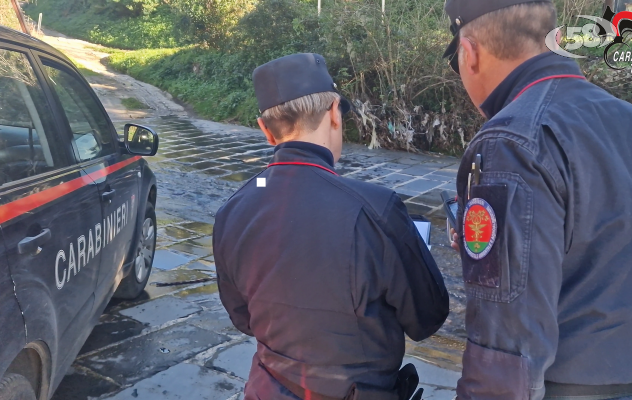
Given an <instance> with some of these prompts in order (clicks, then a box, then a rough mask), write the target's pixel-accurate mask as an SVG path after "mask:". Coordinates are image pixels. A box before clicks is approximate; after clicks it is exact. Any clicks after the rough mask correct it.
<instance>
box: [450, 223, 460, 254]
mask: <svg viewBox="0 0 632 400" xmlns="http://www.w3.org/2000/svg"><path fill="white" fill-rule="evenodd" d="M450 235H451V236H452V241H451V242H450V246H451V247H452V248H453V249H454V250H456V251H457V252H459V253H460V252H461V248H460V247H459V234H458V233H456V231H455V230H454V228H450Z"/></svg>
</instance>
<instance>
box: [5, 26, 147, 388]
mask: <svg viewBox="0 0 632 400" xmlns="http://www.w3.org/2000/svg"><path fill="white" fill-rule="evenodd" d="M157 150H158V136H157V135H156V134H155V133H154V132H153V131H152V130H151V129H149V128H145V127H142V126H139V125H133V124H128V125H126V126H125V132H124V139H123V140H119V136H118V135H117V132H116V130H115V128H114V126H113V125H112V122H111V121H110V119H109V117H108V115H107V113H106V112H105V110H104V108H103V106H102V105H101V103H100V102H99V100H98V98H97V96H96V95H95V93H94V92H93V91H92V89H91V88H90V86H89V85H88V83H87V82H86V81H85V79H84V78H83V77H82V76H81V75H80V73H79V72H78V71H77V69H76V68H75V67H74V66H73V64H72V63H71V62H70V61H69V60H68V59H67V58H66V57H65V56H63V55H62V54H61V53H60V52H58V51H56V50H55V49H53V48H52V47H50V46H48V45H47V44H45V43H43V42H41V41H38V40H35V39H33V38H31V37H30V36H27V35H23V34H21V33H18V32H15V31H12V30H9V29H6V28H1V27H0V400H8V399H11V400H31V399H33V400H34V399H38V400H44V399H49V398H50V397H51V396H52V393H53V392H54V390H55V388H56V387H57V386H58V385H59V382H60V381H61V379H62V378H63V376H64V374H65V372H66V370H67V368H68V367H69V366H70V364H71V363H72V362H73V360H74V359H75V357H76V355H77V353H78V352H79V350H80V349H81V347H82V345H83V343H84V342H85V340H86V338H87V337H88V335H89V334H90V332H91V330H92V328H93V327H94V326H95V325H96V323H97V321H98V319H99V315H100V314H101V313H102V312H103V310H104V308H105V306H106V305H107V304H108V302H109V301H110V299H111V298H112V297H113V296H114V297H120V298H126V299H131V298H135V297H137V296H138V295H139V294H140V293H141V292H142V291H143V290H144V288H145V285H146V284H147V280H148V278H149V274H150V271H151V266H152V260H153V256H154V249H155V243H156V233H155V228H156V216H155V212H154V207H155V204H156V179H155V177H154V174H153V173H152V172H151V170H150V169H149V167H148V165H147V163H146V161H145V160H144V159H143V158H142V156H151V155H154V154H155V153H156V151H157Z"/></svg>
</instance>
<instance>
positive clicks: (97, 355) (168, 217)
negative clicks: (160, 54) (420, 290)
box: [45, 37, 464, 400]
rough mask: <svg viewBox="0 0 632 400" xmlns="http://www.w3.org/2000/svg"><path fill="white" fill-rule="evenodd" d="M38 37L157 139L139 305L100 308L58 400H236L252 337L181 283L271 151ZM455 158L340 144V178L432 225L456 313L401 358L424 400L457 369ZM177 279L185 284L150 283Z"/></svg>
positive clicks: (441, 398) (459, 310) (451, 382)
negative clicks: (452, 217)
mask: <svg viewBox="0 0 632 400" xmlns="http://www.w3.org/2000/svg"><path fill="white" fill-rule="evenodd" d="M45 39H46V40H49V41H51V42H52V44H53V45H58V46H59V45H60V44H63V50H64V51H66V52H67V53H71V54H72V56H73V58H74V59H75V60H77V61H79V62H81V63H83V65H84V66H88V67H90V69H93V70H96V71H97V72H99V73H100V74H101V75H97V76H94V77H89V78H88V79H89V81H90V82H91V84H93V86H94V87H95V89H96V90H97V93H98V95H99V96H100V97H101V99H102V100H103V102H104V104H105V105H106V108H107V109H108V112H109V113H110V115H111V116H112V118H113V120H114V121H115V124H116V125H117V128H119V129H121V128H122V126H123V125H124V123H126V122H129V121H132V120H133V121H134V122H138V123H142V124H145V125H148V126H150V127H153V128H155V129H156V130H157V131H158V132H159V134H160V138H161V146H160V151H159V153H158V155H157V156H156V157H152V158H149V159H148V160H149V162H150V164H151V166H152V169H153V170H154V172H155V173H156V176H157V179H158V186H159V189H158V190H159V194H158V205H157V216H158V227H159V230H158V247H157V251H156V256H155V262H154V270H153V273H152V275H151V277H150V284H149V286H148V287H147V290H146V292H145V293H144V295H142V296H141V297H140V298H139V299H136V300H135V301H131V302H117V301H113V302H112V303H111V304H110V305H109V306H108V308H107V309H106V311H105V313H104V314H103V316H102V317H101V320H100V323H99V325H97V326H96V327H95V329H94V331H93V332H92V335H91V336H90V338H89V339H88V341H87V342H86V344H85V346H84V348H83V349H82V351H81V353H80V355H79V356H78V358H77V360H76V361H75V363H74V364H73V367H72V368H71V370H70V371H68V374H67V376H66V377H65V379H64V380H63V381H62V384H61V385H60V387H59V389H58V390H57V392H56V394H55V396H54V399H56V400H75V399H77V400H78V399H81V400H84V399H88V398H104V399H106V398H107V399H110V398H111V399H135V398H140V399H164V400H170V399H187V400H198V399H213V400H224V399H239V398H240V393H241V391H242V389H243V385H244V383H245V381H246V379H247V376H248V372H249V369H250V362H251V358H252V354H253V352H254V349H255V343H254V340H253V339H252V338H249V337H247V336H245V335H242V334H241V333H240V332H238V331H236V330H235V329H234V328H233V327H232V324H231V323H230V320H229V319H228V316H227V314H226V311H225V310H224V309H223V307H222V305H221V303H220V301H219V297H218V295H217V286H216V285H215V284H214V282H212V281H211V282H204V283H198V284H190V283H189V284H187V283H186V282H191V281H196V280H200V279H205V278H211V279H213V278H214V277H215V269H214V266H215V264H214V259H213V249H212V233H213V222H214V215H215V213H216V211H217V209H218V208H219V207H220V206H221V204H222V203H223V202H224V201H225V200H226V199H227V198H228V197H229V196H230V195H231V194H232V193H234V191H235V190H236V189H238V188H239V187H240V186H241V185H242V184H243V182H244V181H245V180H247V179H249V178H250V177H252V176H253V175H254V174H256V173H257V172H259V171H260V170H261V169H262V168H265V166H266V165H267V162H268V160H269V159H270V156H271V154H272V148H271V147H270V146H268V145H267V144H266V143H265V141H264V139H263V135H262V134H261V133H260V132H259V131H257V130H253V129H250V128H244V127H239V126H234V125H226V124H219V123H214V122H210V121H204V120H199V119H194V118H190V117H187V116H186V115H185V114H184V112H183V109H182V107H180V106H179V105H177V104H175V103H173V102H172V101H171V100H170V99H169V98H168V97H169V96H167V95H165V94H164V93H162V92H160V91H159V90H158V89H156V88H151V87H148V85H146V84H142V83H139V82H136V81H134V80H133V79H132V78H130V77H127V76H124V75H119V74H114V73H112V72H111V71H107V70H106V69H105V68H104V67H100V66H99V65H100V64H99V63H98V61H99V59H100V58H102V57H103V56H104V55H106V49H97V50H98V51H97V50H94V47H93V45H90V44H87V43H85V42H80V41H75V40H74V39H69V38H62V39H59V38H58V37H48V38H45ZM88 46H91V47H88ZM130 88H131V89H130ZM121 93H123V94H121ZM130 95H136V96H137V97H138V98H139V99H140V100H141V101H145V103H146V104H149V105H150V107H151V108H150V109H148V110H145V111H134V112H131V111H130V112H126V111H125V110H124V108H122V105H121V101H120V100H121V96H130ZM148 99H150V100H151V101H148ZM458 161H459V160H458V159H455V158H450V157H442V156H436V155H432V154H411V153H405V152H397V151H387V150H379V149H378V150H372V151H370V150H368V149H367V148H366V147H364V146H361V145H345V148H344V151H343V157H342V158H341V160H340V162H339V164H338V165H337V166H336V169H337V171H338V172H339V173H341V174H342V175H343V176H345V177H348V178H352V179H361V180H365V181H370V182H373V183H376V184H378V185H383V186H386V187H390V188H393V189H394V190H396V191H397V193H399V195H400V196H401V197H402V199H404V201H405V204H406V205H407V207H408V209H409V211H410V213H411V214H421V215H425V216H426V217H428V218H429V219H430V220H431V221H432V222H433V233H432V237H431V241H430V242H431V243H430V244H431V245H432V253H433V255H434V256H435V258H436V259H437V263H438V265H439V266H440V268H441V270H442V272H443V274H444V277H445V280H446V284H447V286H448V288H449V291H450V295H451V310H452V312H451V314H450V317H449V319H448V321H447V323H446V324H445V326H444V327H443V328H442V329H441V331H440V332H439V333H438V334H437V335H435V336H433V337H432V338H430V339H428V340H426V341H424V342H423V343H421V344H416V343H413V342H409V343H407V351H406V353H407V358H406V360H405V361H406V362H413V363H414V364H415V365H416V366H417V367H418V369H419V371H420V376H421V386H423V387H424V388H425V389H426V395H425V396H424V398H425V399H437V400H448V399H452V398H453V397H454V387H455V385H456V380H457V379H458V376H459V371H460V368H461V365H460V356H461V353H462V350H463V344H464V340H463V337H464V332H463V309H464V294H463V289H462V286H461V279H460V267H459V260H458V257H457V255H456V254H455V253H454V252H453V251H452V250H451V249H450V248H449V246H448V243H447V238H446V235H445V220H444V219H443V211H442V210H441V200H440V198H439V193H440V192H441V191H442V190H448V191H450V193H451V194H455V192H454V179H455V176H456V168H457V166H458ZM177 282H180V283H182V282H185V283H182V284H176V285H173V286H167V287H158V286H156V284H159V283H171V284H174V283H177Z"/></svg>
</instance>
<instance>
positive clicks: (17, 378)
mask: <svg viewBox="0 0 632 400" xmlns="http://www.w3.org/2000/svg"><path fill="white" fill-rule="evenodd" d="M0 400H37V397H36V396H35V392H34V391H33V387H31V384H30V383H29V381H28V380H27V379H26V378H25V377H23V376H22V375H18V374H7V375H6V376H5V377H4V378H2V381H0Z"/></svg>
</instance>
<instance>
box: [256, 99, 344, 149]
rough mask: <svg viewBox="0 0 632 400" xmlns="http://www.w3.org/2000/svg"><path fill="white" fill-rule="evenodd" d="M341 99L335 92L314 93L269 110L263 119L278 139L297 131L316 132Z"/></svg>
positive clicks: (262, 116) (265, 112)
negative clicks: (327, 113)
mask: <svg viewBox="0 0 632 400" xmlns="http://www.w3.org/2000/svg"><path fill="white" fill-rule="evenodd" d="M339 99H340V95H339V94H338V93H335V92H322V93H313V94H309V95H307V96H303V97H299V98H298V99H295V100H290V101H287V102H285V103H281V104H279V105H278V106H276V107H272V108H269V109H267V110H265V111H264V112H263V113H262V114H261V118H262V119H263V122H264V123H265V125H266V126H267V127H268V129H270V131H271V132H272V134H273V135H274V136H275V137H276V138H277V139H278V138H282V137H283V136H287V135H288V134H290V133H292V132H294V131H296V130H303V131H314V130H316V129H317V128H318V125H320V123H321V121H322V119H323V116H324V115H325V113H326V112H327V111H328V110H329V109H330V108H331V105H332V104H333V103H334V102H335V101H336V100H339Z"/></svg>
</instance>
